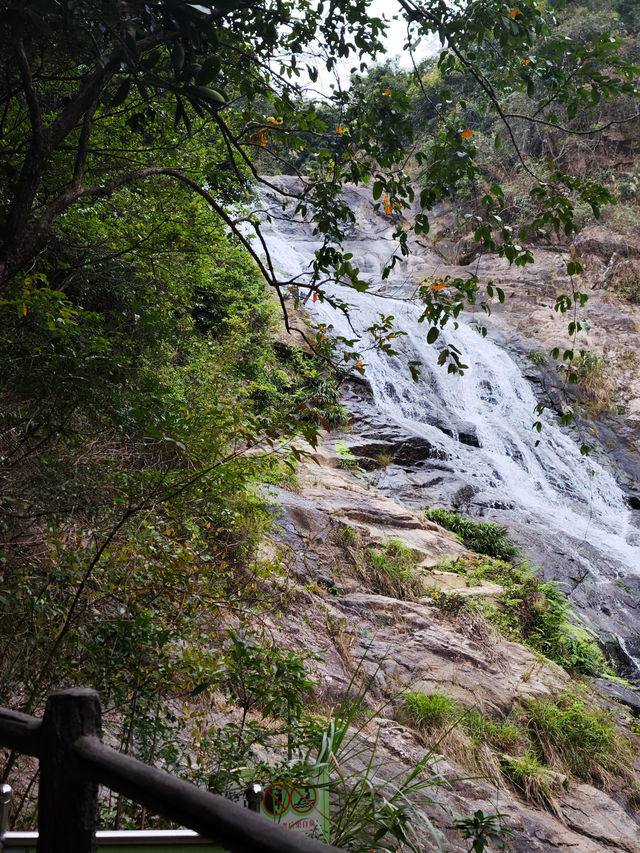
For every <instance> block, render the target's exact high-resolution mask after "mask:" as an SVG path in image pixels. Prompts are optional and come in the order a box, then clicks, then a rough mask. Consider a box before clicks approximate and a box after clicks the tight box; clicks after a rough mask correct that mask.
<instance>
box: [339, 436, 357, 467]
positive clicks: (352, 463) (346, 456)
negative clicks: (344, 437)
mask: <svg viewBox="0 0 640 853" xmlns="http://www.w3.org/2000/svg"><path fill="white" fill-rule="evenodd" d="M335 449H336V454H337V456H338V467H339V468H346V469H347V470H348V471H357V470H358V468H359V467H360V465H359V463H358V459H357V457H356V456H354V455H353V453H352V452H351V451H350V450H349V448H348V447H347V445H346V444H345V443H344V441H336V443H335Z"/></svg>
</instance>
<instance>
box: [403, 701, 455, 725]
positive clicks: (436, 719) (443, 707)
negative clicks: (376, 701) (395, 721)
mask: <svg viewBox="0 0 640 853" xmlns="http://www.w3.org/2000/svg"><path fill="white" fill-rule="evenodd" d="M403 702H404V707H405V710H406V712H407V714H408V716H409V718H410V720H411V722H412V723H413V725H415V726H417V728H419V729H425V730H427V731H428V730H429V729H437V728H440V727H441V726H443V725H445V724H447V723H449V722H450V721H451V719H452V717H453V715H454V713H455V711H456V705H455V702H454V701H453V699H451V698H450V697H449V696H446V695H445V694H444V693H437V692H434V693H428V694H427V693H420V692H412V693H407V695H406V696H405V697H404V700H403Z"/></svg>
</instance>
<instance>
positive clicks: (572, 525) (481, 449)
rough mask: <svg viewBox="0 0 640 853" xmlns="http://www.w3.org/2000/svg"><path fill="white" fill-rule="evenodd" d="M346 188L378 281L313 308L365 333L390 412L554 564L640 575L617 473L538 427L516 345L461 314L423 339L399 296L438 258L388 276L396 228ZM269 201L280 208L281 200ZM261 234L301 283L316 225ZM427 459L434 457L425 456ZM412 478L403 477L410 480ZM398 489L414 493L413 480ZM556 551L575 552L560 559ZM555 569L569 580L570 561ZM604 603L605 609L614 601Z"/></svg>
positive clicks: (626, 621)
mask: <svg viewBox="0 0 640 853" xmlns="http://www.w3.org/2000/svg"><path fill="white" fill-rule="evenodd" d="M348 193H350V195H351V196H352V198H350V199H349V202H350V203H351V204H352V205H353V208H354V209H355V210H356V214H357V217H356V225H355V227H354V229H352V233H351V235H350V237H349V240H348V241H347V242H346V244H345V248H347V249H348V250H349V251H351V252H353V255H354V260H353V263H354V264H356V265H357V266H359V267H360V270H361V273H362V277H363V278H365V279H368V280H369V281H370V282H371V290H370V291H369V292H368V293H365V294H359V293H356V292H354V291H351V290H348V291H347V290H346V289H345V288H334V290H333V291H332V292H333V293H334V294H335V295H337V296H340V297H341V298H342V299H343V300H344V301H346V302H348V303H350V304H351V306H352V308H351V310H350V313H349V319H348V320H347V318H346V317H345V316H344V315H343V314H341V313H340V312H338V311H335V310H334V309H332V308H331V307H330V306H329V305H328V304H327V303H323V302H322V301H318V302H316V303H308V305H307V307H308V309H309V311H310V312H312V314H313V316H314V319H316V320H317V321H319V322H323V323H327V324H328V325H331V326H332V327H333V334H337V335H344V337H345V338H353V337H354V331H355V333H356V334H357V335H358V336H359V337H360V343H359V344H358V345H357V348H358V349H359V350H360V351H361V352H364V353H365V356H364V361H365V366H366V376H367V379H368V380H369V382H370V385H371V389H372V393H373V399H374V404H375V406H376V408H377V411H378V412H379V413H380V414H381V415H382V416H383V419H384V420H385V422H389V421H393V422H394V423H395V424H396V425H397V426H398V428H399V429H400V430H401V431H402V432H403V433H404V434H405V435H409V436H418V437H422V438H423V439H425V441H426V446H428V447H430V448H432V450H431V452H430V453H429V454H428V455H429V457H430V458H431V459H432V460H433V459H438V460H446V465H447V468H448V470H450V471H454V472H455V474H456V478H457V482H458V484H459V483H460V482H466V483H468V484H470V486H471V487H472V490H473V493H474V494H476V495H480V496H481V502H482V505H483V506H484V507H498V508H500V510H501V514H500V519H499V520H500V523H504V524H505V525H506V526H508V527H509V528H511V529H514V528H515V529H516V530H517V531H519V534H520V535H519V539H520V540H521V541H522V540H528V539H529V536H531V537H532V538H533V539H536V540H537V541H539V542H543V543H544V544H543V547H542V549H540V548H539V549H538V552H540V550H541V551H542V553H543V554H547V553H548V554H549V555H551V554H553V555H555V556H554V557H553V559H555V560H556V562H558V565H560V563H561V562H562V559H566V560H568V561H569V562H570V563H571V565H572V567H573V568H572V571H573V572H574V574H578V575H580V573H583V577H586V576H587V575H588V576H589V578H590V582H591V585H592V586H591V589H594V588H596V587H598V586H602V587H606V589H607V590H608V591H607V592H605V591H604V589H603V593H602V595H603V596H604V597H605V598H606V597H607V596H610V594H611V592H610V591H611V589H612V587H613V584H615V582H616V579H619V578H621V577H624V578H625V579H628V578H629V577H635V578H637V579H638V582H639V583H640V530H638V528H637V527H636V526H634V524H633V522H632V517H631V514H630V512H629V510H628V507H627V503H626V501H625V497H624V494H623V493H622V491H621V489H620V488H619V486H618V484H617V483H616V481H615V479H614V477H613V476H612V475H611V474H610V473H609V472H608V471H606V470H605V469H604V468H603V467H602V466H600V465H599V464H597V463H596V462H594V461H592V459H591V458H589V457H585V456H583V455H581V452H580V448H579V446H578V445H577V444H576V443H575V441H574V440H573V439H572V438H571V437H570V436H569V435H567V433H566V431H563V429H562V428H561V427H560V425H559V424H558V422H557V421H556V420H554V418H553V417H547V418H546V419H544V426H543V430H542V433H541V434H538V432H536V431H534V430H532V425H533V422H534V421H535V420H536V419H537V416H536V415H535V413H534V409H535V406H536V402H537V401H536V398H535V396H534V394H533V391H532V389H531V386H530V385H529V383H528V382H527V381H526V380H525V378H524V377H523V375H522V373H521V371H520V369H519V368H518V366H517V364H516V363H515V362H514V361H513V360H512V358H511V357H510V356H509V354H508V353H507V352H506V351H505V350H503V349H501V348H500V347H498V346H497V345H496V344H495V343H492V342H491V340H489V339H488V338H483V337H482V336H481V335H480V334H478V332H477V331H476V330H475V329H474V327H473V325H472V324H469V323H468V322H466V321H465V320H463V319H461V320H460V322H459V327H458V328H457V329H456V328H454V326H453V323H450V324H449V325H448V326H447V327H445V329H444V330H443V332H442V333H441V336H440V338H439V340H438V343H437V344H436V345H432V346H429V345H427V343H426V331H427V329H426V328H425V327H424V325H421V324H420V323H419V322H418V317H419V315H420V310H419V307H418V306H417V305H415V304H412V303H411V302H410V301H407V300H406V299H405V298H402V299H399V298H397V296H398V294H399V293H400V294H402V295H403V296H405V295H406V294H407V293H409V292H411V290H412V289H414V288H415V285H416V283H417V281H418V280H419V277H423V276H424V275H425V274H429V273H433V272H434V271H435V270H436V269H437V266H438V264H441V261H440V260H439V259H438V258H437V257H436V256H435V255H434V254H433V253H429V251H428V250H424V251H422V252H421V253H419V254H418V255H416V256H415V257H413V258H412V259H410V261H409V262H404V264H399V265H398V267H397V268H396V270H395V271H394V272H393V273H392V275H391V276H390V278H389V280H388V282H386V283H384V285H382V284H381V283H380V272H381V270H382V268H383V267H384V265H385V263H386V261H387V259H388V257H389V256H390V255H391V254H392V252H393V248H394V247H393V244H392V241H391V239H390V232H391V228H390V227H389V225H388V223H387V222H385V220H384V219H382V218H381V217H380V216H378V215H376V214H375V213H374V212H373V210H372V209H371V203H370V201H369V200H368V199H367V197H366V195H365V194H364V193H363V192H360V191H359V190H355V189H351V190H348ZM266 201H267V206H269V207H270V210H271V212H272V213H274V214H275V215H276V217H277V216H278V214H279V210H280V208H279V207H278V206H277V205H275V204H274V203H273V202H271V203H270V202H269V201H268V199H267V200H266ZM264 233H265V237H266V240H267V244H268V247H269V251H270V253H271V256H272V260H273V261H274V264H275V266H276V268H277V269H278V271H279V272H280V273H281V274H282V276H283V278H293V277H296V276H297V277H299V279H298V280H299V281H304V276H305V274H307V273H308V268H309V263H310V260H311V258H312V257H313V252H314V250H315V249H316V248H317V245H318V243H317V241H316V240H315V239H314V238H313V236H312V234H311V232H310V229H309V226H308V225H307V224H306V223H301V222H298V223H292V222H289V221H288V220H287V219H286V217H284V218H274V219H273V220H272V222H271V224H270V225H269V226H266V227H265V229H264ZM380 314H384V315H390V314H392V315H393V316H394V317H395V325H396V326H397V328H398V329H401V330H402V331H403V332H404V333H405V334H404V335H403V336H399V337H398V338H397V339H396V340H395V341H394V348H395V349H396V350H397V351H398V355H397V356H392V357H389V356H387V355H385V354H384V353H380V352H379V351H377V350H376V349H374V348H373V347H372V345H371V339H370V336H369V335H368V333H367V332H366V329H367V327H369V326H370V325H371V324H372V323H374V322H375V321H376V320H377V319H378V318H379V315H380ZM451 344H453V345H455V346H456V347H457V348H458V349H459V350H460V352H461V353H462V361H463V362H464V363H465V364H467V365H468V368H467V370H466V371H465V374H464V375H463V376H458V375H451V374H448V373H447V371H446V369H443V368H442V367H440V366H438V364H437V358H438V354H439V350H440V348H441V347H442V346H443V345H451ZM409 361H415V362H419V363H420V365H421V370H420V379H419V381H418V382H414V381H413V379H412V378H411V374H410V371H409V367H408V362H409ZM424 464H425V465H426V466H427V467H428V466H429V460H425V462H424ZM436 467H437V466H436ZM393 483H394V478H393V475H392V474H391V475H389V476H388V477H387V482H385V475H384V474H383V475H382V476H381V477H380V480H379V482H378V485H379V486H381V487H383V489H384V490H385V491H386V492H387V493H390V494H393V493H394V487H393ZM404 483H405V487H406V478H405V480H404ZM400 496H401V497H406V488H405V492H404V494H401V495H400ZM420 501H421V502H422V503H429V502H430V496H429V493H428V490H425V491H424V492H423V493H421V494H420ZM558 554H566V555H568V556H566V558H565V557H563V558H562V559H561V558H560V557H558V556H557V555H558ZM556 576H557V578H558V579H560V580H563V581H564V580H565V578H564V577H563V572H562V568H559V569H558V571H557V572H556ZM617 582H618V584H619V585H620V584H621V582H620V581H619V580H618V581H617ZM590 596H591V593H589V595H586V594H585V595H584V596H583V598H584V601H582V602H581V603H582V608H581V609H583V610H585V608H586V609H589V608H590V612H589V613H588V614H587V618H589V621H590V622H591V623H592V624H594V625H596V626H598V627H600V628H608V629H609V630H615V631H616V633H618V634H622V635H625V636H626V637H627V640H628V641H629V642H633V637H634V633H635V630H634V624H637V616H635V614H634V613H633V606H631V608H630V607H629V606H628V602H627V603H626V604H625V605H624V606H622V607H621V608H620V612H619V613H618V618H617V621H615V628H613V627H612V623H611V622H609V621H607V618H605V617H604V616H602V617H601V618H597V617H594V612H591V611H594V609H595V608H594V606H592V605H593V602H590V601H589V599H590ZM591 597H593V596H591ZM598 607H599V608H600V611H601V612H602V613H605V614H606V613H607V607H606V606H604V605H600V604H599V605H598ZM622 611H624V613H623V612H622ZM628 645H629V643H628V642H627V646H628ZM625 651H627V649H625ZM629 656H630V657H631V655H629ZM639 672H640V670H639Z"/></svg>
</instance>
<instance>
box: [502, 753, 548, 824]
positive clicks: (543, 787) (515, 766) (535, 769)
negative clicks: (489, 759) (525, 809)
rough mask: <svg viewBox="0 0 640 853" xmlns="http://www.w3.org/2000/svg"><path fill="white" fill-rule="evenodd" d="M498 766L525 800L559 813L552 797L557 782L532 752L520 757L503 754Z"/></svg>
mask: <svg viewBox="0 0 640 853" xmlns="http://www.w3.org/2000/svg"><path fill="white" fill-rule="evenodd" d="M500 768H501V770H502V772H503V773H504V775H505V776H506V778H507V779H508V780H509V781H510V782H511V783H512V784H513V785H514V787H515V788H517V789H518V790H519V791H520V792H521V793H522V794H524V796H525V797H526V799H527V800H529V801H530V802H533V803H538V804H539V805H541V806H543V807H545V808H550V810H551V811H553V812H555V813H556V814H559V811H560V810H559V808H558V806H557V804H556V802H555V799H554V797H553V789H554V787H556V784H557V783H556V782H555V779H554V776H553V774H552V773H551V772H550V771H549V769H548V768H547V767H545V766H544V765H543V764H541V763H540V761H539V760H538V758H536V756H535V755H534V754H533V753H531V752H527V753H525V755H522V756H520V757H515V756H512V755H503V756H502V757H501V762H500Z"/></svg>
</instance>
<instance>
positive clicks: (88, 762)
mask: <svg viewBox="0 0 640 853" xmlns="http://www.w3.org/2000/svg"><path fill="white" fill-rule="evenodd" d="M73 753H74V756H76V757H77V758H78V759H79V760H80V766H81V767H82V769H83V771H84V773H85V774H86V775H87V776H88V777H89V778H91V779H93V780H94V782H98V783H99V784H101V785H106V786H107V787H109V788H111V789H112V790H113V791H117V792H118V793H119V794H123V795H124V796H125V797H129V798H130V799H132V800H135V801H136V802H137V803H141V804H142V805H143V806H146V807H147V808H148V809H152V810H154V811H156V812H159V813H160V814H163V815H164V816H165V817H168V818H170V819H171V820H173V821H175V822H176V823H178V824H180V825H181V826H187V827H189V829H195V831H196V832H198V833H200V835H203V836H204V837H205V838H209V839H211V840H212V841H215V842H216V844H221V845H222V846H224V847H226V848H227V849H228V850H229V851H230V853H246V851H247V850H251V851H255V853H276V851H277V853H339V851H338V849H337V848H336V847H329V846H327V845H326V844H322V843H321V842H319V841H316V840H315V839H313V838H309V837H308V836H306V835H302V834H299V833H294V832H292V831H291V830H289V829H286V828H285V827H284V826H280V825H279V824H277V823H274V822H273V821H270V820H268V819H267V818H265V817H263V816H262V815H260V814H256V813H255V812H252V811H249V810H248V809H245V808H243V807H242V806H241V805H239V804H238V803H234V802H232V801H231V800H227V799H225V798H224V797H220V796H219V795H217V794H211V793H209V791H205V790H204V789H203V788H197V787H195V785H191V784H189V783H188V782H184V781H183V780H182V779H177V778H176V777H175V776H171V775H170V774H169V773H165V771H164V770H159V769H158V768H157V767H150V766H149V765H148V764H144V763H143V762H142V761H138V760H137V759H135V758H131V756H129V755H123V754H122V753H120V752H116V751H115V750H113V749H110V748H109V747H108V746H105V745H104V744H103V743H101V741H99V740H98V739H97V738H95V737H82V738H80V739H79V740H77V741H76V742H75V744H74V746H73Z"/></svg>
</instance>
